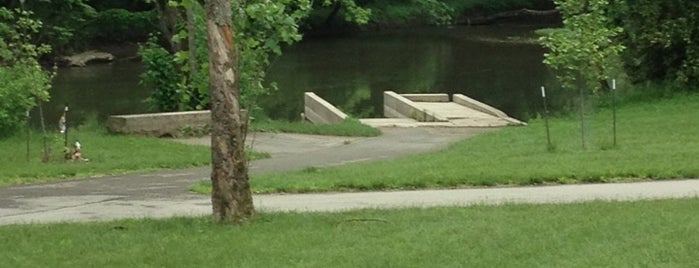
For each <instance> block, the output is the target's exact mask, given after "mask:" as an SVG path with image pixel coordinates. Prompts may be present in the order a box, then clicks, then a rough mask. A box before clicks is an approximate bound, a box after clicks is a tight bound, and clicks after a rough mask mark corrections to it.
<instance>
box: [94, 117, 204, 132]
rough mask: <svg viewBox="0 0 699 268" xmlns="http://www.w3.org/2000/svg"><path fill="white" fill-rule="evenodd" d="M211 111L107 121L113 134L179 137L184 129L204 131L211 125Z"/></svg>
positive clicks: (115, 118)
mask: <svg viewBox="0 0 699 268" xmlns="http://www.w3.org/2000/svg"><path fill="white" fill-rule="evenodd" d="M210 122H211V112H210V111H190V112H173V113H152V114H134V115H113V116H110V117H109V119H107V129H108V130H109V132H111V133H120V134H135V135H145V136H156V137H163V136H177V135H179V134H180V132H181V131H182V129H184V128H191V129H204V128H206V127H207V126H209V125H210Z"/></svg>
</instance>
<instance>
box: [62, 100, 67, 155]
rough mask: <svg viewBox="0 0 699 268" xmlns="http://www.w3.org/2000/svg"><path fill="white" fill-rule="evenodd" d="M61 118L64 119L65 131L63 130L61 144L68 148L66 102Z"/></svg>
mask: <svg viewBox="0 0 699 268" xmlns="http://www.w3.org/2000/svg"><path fill="white" fill-rule="evenodd" d="M63 118H64V119H65V122H64V124H65V131H63V146H65V147H66V148H68V104H67V103H66V107H65V108H64V109H63Z"/></svg>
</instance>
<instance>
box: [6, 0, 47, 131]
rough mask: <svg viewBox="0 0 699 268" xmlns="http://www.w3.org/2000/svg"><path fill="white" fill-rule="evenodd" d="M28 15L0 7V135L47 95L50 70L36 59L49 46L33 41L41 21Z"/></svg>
mask: <svg viewBox="0 0 699 268" xmlns="http://www.w3.org/2000/svg"><path fill="white" fill-rule="evenodd" d="M31 15H32V13H31V12H29V11H24V10H20V9H16V10H9V9H7V8H5V7H0V100H2V101H0V136H7V135H10V134H12V133H14V132H16V131H18V130H19V129H20V128H21V126H22V125H23V123H24V122H25V120H26V113H27V112H28V111H29V110H30V109H31V108H32V107H34V106H36V104H37V102H39V101H47V100H48V99H49V88H50V87H51V84H50V82H51V74H50V73H48V72H46V71H44V70H43V69H42V67H41V66H40V65H39V62H38V59H39V57H41V56H42V55H44V54H46V53H48V52H49V51H50V50H51V48H50V47H49V46H47V45H36V44H34V43H32V40H34V35H36V34H38V33H39V31H40V29H41V25H42V24H41V22H40V21H37V20H34V19H31Z"/></svg>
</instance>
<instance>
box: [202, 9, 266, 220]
mask: <svg viewBox="0 0 699 268" xmlns="http://www.w3.org/2000/svg"><path fill="white" fill-rule="evenodd" d="M231 16H232V15H231V3H230V0H207V1H206V28H207V35H208V37H209V45H208V48H209V66H210V70H209V72H210V74H209V78H210V82H209V87H210V91H211V93H210V94H211V96H210V97H211V119H212V129H211V165H212V172H211V183H212V187H213V191H212V193H211V202H212V204H213V219H214V221H218V222H230V223H242V222H244V221H245V220H246V219H249V218H251V217H252V216H253V214H254V210H255V209H254V206H253V203H252V193H251V192H250V184H249V179H248V171H247V163H246V161H245V153H244V149H245V146H244V144H245V134H246V131H247V129H246V126H247V120H246V117H245V116H242V115H241V107H240V86H239V82H238V80H239V70H238V53H237V50H236V47H235V34H234V29H233V27H232V17H231Z"/></svg>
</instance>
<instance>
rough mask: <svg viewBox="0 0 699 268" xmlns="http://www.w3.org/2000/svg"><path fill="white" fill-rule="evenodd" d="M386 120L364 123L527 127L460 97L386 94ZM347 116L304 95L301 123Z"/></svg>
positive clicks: (199, 114)
mask: <svg viewBox="0 0 699 268" xmlns="http://www.w3.org/2000/svg"><path fill="white" fill-rule="evenodd" d="M383 110H384V118H362V119H359V121H360V122H362V123H363V124H366V125H369V126H372V127H381V128H386V127H456V128H458V127H463V128H474V127H483V128H488V127H502V126H508V125H525V123H523V122H521V121H519V120H517V119H514V118H511V117H509V116H508V115H507V114H505V113H503V112H502V111H500V110H498V109H496V108H494V107H492V106H490V105H487V104H485V103H482V102H479V101H477V100H474V99H471V98H469V97H466V96H464V95H462V94H454V95H453V96H451V97H450V96H449V95H447V94H397V93H395V92H393V91H385V92H384V93H383ZM347 117H348V116H347V114H345V113H344V112H342V111H340V109H338V108H337V107H335V106H333V105H332V104H330V103H329V102H327V101H325V100H324V99H322V98H321V97H319V96H318V95H316V94H315V93H313V92H306V93H305V94H304V113H303V118H304V119H305V120H307V121H310V122H313V123H318V124H336V123H340V122H342V121H344V120H345V119H346V118H347ZM210 124H211V114H210V111H208V110H207V111H188V112H173V113H153V114H135V115H113V116H110V117H109V120H107V129H108V130H109V131H110V132H112V133H122V134H136V135H146V136H155V137H178V136H180V135H182V133H187V132H192V131H194V132H197V131H198V132H200V133H205V132H206V131H207V127H208V126H210Z"/></svg>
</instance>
